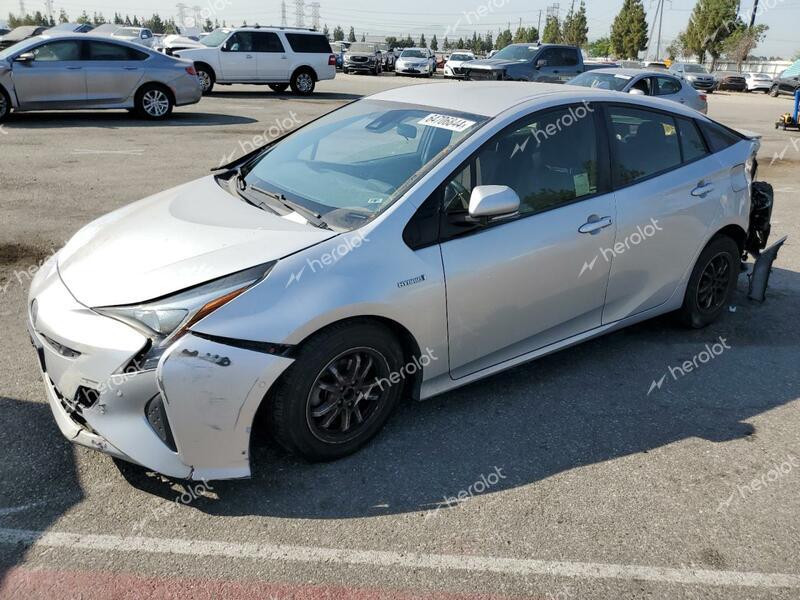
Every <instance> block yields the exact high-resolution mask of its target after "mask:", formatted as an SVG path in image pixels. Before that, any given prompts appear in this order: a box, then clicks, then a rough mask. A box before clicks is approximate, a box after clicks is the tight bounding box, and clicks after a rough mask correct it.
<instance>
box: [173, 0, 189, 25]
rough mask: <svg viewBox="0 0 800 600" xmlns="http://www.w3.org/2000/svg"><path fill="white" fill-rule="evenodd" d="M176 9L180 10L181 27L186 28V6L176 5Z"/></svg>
mask: <svg viewBox="0 0 800 600" xmlns="http://www.w3.org/2000/svg"><path fill="white" fill-rule="evenodd" d="M175 8H177V9H178V24H179V25H180V26H181V27H186V5H185V4H183V3H181V4H176V5H175Z"/></svg>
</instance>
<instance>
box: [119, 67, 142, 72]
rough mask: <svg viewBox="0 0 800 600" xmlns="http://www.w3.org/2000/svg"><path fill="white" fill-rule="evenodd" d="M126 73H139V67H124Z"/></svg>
mask: <svg viewBox="0 0 800 600" xmlns="http://www.w3.org/2000/svg"><path fill="white" fill-rule="evenodd" d="M123 69H125V70H126V71H138V70H139V67H123Z"/></svg>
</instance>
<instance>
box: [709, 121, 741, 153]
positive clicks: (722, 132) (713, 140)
mask: <svg viewBox="0 0 800 600" xmlns="http://www.w3.org/2000/svg"><path fill="white" fill-rule="evenodd" d="M699 124H700V130H701V131H702V132H703V136H704V137H705V138H706V142H707V143H708V147H709V148H711V152H721V151H722V150H725V148H730V147H731V146H733V145H734V144H738V143H739V142H741V141H742V140H743V139H745V138H744V137H743V136H742V135H740V134H738V133H736V132H735V131H733V130H731V129H728V128H727V127H723V126H722V125H720V124H718V123H710V122H708V121H700V123H699Z"/></svg>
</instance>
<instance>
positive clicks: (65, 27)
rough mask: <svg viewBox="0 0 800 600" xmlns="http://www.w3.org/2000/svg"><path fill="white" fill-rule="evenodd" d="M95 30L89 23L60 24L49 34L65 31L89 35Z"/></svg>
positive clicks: (51, 29) (52, 28) (50, 30)
mask: <svg viewBox="0 0 800 600" xmlns="http://www.w3.org/2000/svg"><path fill="white" fill-rule="evenodd" d="M92 29H94V25H90V24H88V23H59V24H58V25H56V26H55V27H51V28H50V29H48V31H49V32H51V33H55V32H56V31H63V32H65V33H89V32H90V31H92Z"/></svg>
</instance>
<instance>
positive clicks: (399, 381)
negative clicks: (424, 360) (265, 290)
mask: <svg viewBox="0 0 800 600" xmlns="http://www.w3.org/2000/svg"><path fill="white" fill-rule="evenodd" d="M406 371H408V369H405V370H404V368H403V352H402V349H401V347H400V345H399V343H398V342H397V340H396V339H395V337H394V336H393V335H392V333H391V331H389V330H388V329H387V328H385V327H384V326H382V325H380V324H376V323H368V322H360V323H354V324H353V323H351V324H347V323H345V324H341V325H334V326H333V327H331V328H329V329H327V330H325V331H323V332H321V333H319V334H318V335H317V336H315V337H313V338H312V339H311V340H309V341H308V342H307V343H306V344H304V346H303V347H302V349H301V350H300V352H299V353H298V356H297V357H296V360H295V362H294V363H293V364H292V365H291V366H290V367H289V369H287V371H286V373H285V374H284V376H283V377H282V379H281V380H280V382H279V383H278V384H277V387H276V389H275V391H274V393H273V394H272V395H271V398H269V400H270V401H271V405H270V408H271V419H270V421H271V425H272V429H273V433H274V435H275V439H276V440H277V441H278V443H279V444H280V445H281V446H283V447H284V448H285V449H286V450H288V451H290V452H292V453H295V454H299V455H300V456H302V457H304V458H306V459H308V460H310V461H328V460H335V459H338V458H342V457H344V456H347V455H348V454H352V453H353V452H355V451H356V450H358V448H360V447H361V446H363V445H364V444H365V443H367V442H368V441H369V440H370V439H371V438H372V437H373V436H374V435H375V434H377V433H378V431H379V430H380V429H381V427H383V425H384V423H386V421H387V419H388V418H389V416H390V415H391V413H392V411H393V410H394V408H395V406H396V405H397V403H398V401H399V400H400V397H401V394H402V391H403V387H404V385H403V384H404V380H405V379H406V378H407V373H406Z"/></svg>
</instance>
